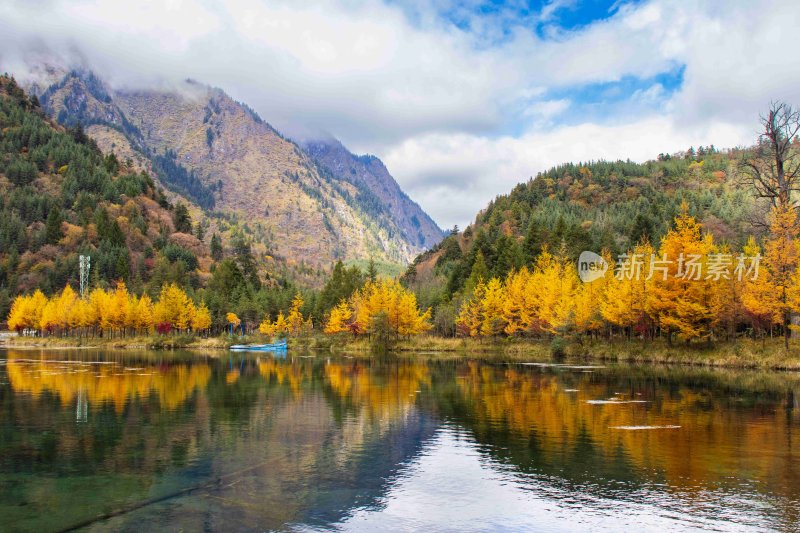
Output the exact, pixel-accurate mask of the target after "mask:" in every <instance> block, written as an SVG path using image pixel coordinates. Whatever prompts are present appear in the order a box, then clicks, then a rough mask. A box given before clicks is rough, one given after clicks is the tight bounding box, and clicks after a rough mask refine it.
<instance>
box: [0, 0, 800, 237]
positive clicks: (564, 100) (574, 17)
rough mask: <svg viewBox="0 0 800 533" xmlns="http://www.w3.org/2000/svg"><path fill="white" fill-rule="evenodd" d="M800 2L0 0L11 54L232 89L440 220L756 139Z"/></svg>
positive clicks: (785, 64)
mask: <svg viewBox="0 0 800 533" xmlns="http://www.w3.org/2000/svg"><path fill="white" fill-rule="evenodd" d="M798 16H800V5H798V4H797V3H796V2H791V1H774V2H725V3H721V2H714V1H705V2H704V1H698V2H692V3H687V2H682V1H678V0H652V1H647V2H636V3H618V2H614V3H612V2H608V3H607V4H606V5H603V3H602V2H588V0H583V1H568V2H563V1H553V2H544V3H542V4H541V5H535V6H533V7H531V6H530V5H528V4H526V5H525V6H520V5H519V4H516V3H511V4H508V5H502V4H499V3H496V2H493V3H491V4H488V3H482V2H467V3H463V2H462V3H455V2H454V3H452V4H450V3H447V2H445V3H444V4H441V3H440V4H438V5H437V6H436V8H433V7H430V6H429V5H428V4H427V3H422V2H414V1H413V0H412V1H408V2H395V1H392V2H383V1H379V0H364V1H357V2H354V1H348V0H342V1H336V0H327V1H324V2H319V3H315V4H314V5H307V4H301V3H297V2H288V1H286V2H283V1H276V2H253V1H244V0H225V1H222V2H216V3H210V2H186V1H181V0H170V1H167V2H164V1H149V0H142V1H139V2H135V3H129V4H128V3H126V4H124V5H123V4H121V3H119V2H113V1H103V0H100V1H89V0H75V1H66V0H39V1H35V2H23V1H19V2H13V1H5V2H0V63H2V68H3V69H4V70H8V71H11V72H12V73H15V74H17V75H18V76H21V77H24V76H25V72H26V71H27V68H28V66H29V65H30V64H32V63H36V62H37V61H41V59H42V58H43V57H45V58H47V60H48V61H51V62H56V63H61V64H63V65H65V66H72V65H75V64H81V65H84V66H87V67H89V68H92V69H93V70H96V71H98V72H99V73H100V74H101V75H102V76H103V77H104V78H105V79H107V80H109V82H110V83H111V84H113V85H116V86H124V87H129V88H130V87H143V86H152V85H154V84H175V85H177V84H178V83H179V82H180V81H182V80H184V79H186V78H193V79H197V80H200V81H202V82H204V83H208V84H211V85H215V86H219V87H222V88H223V89H225V90H226V91H227V92H229V93H230V94H231V95H232V96H233V97H234V98H236V99H238V100H241V101H244V102H246V103H248V104H249V105H250V106H251V107H253V108H254V109H256V111H258V112H259V114H261V115H262V116H263V117H264V118H265V119H266V120H268V121H269V122H271V123H272V124H273V125H275V126H276V127H277V128H278V129H279V130H282V131H284V132H287V133H289V134H293V133H295V132H297V133H300V132H303V133H304V134H305V135H307V134H308V132H310V131H327V132H331V133H332V134H333V135H335V136H336V137H338V138H339V139H341V140H342V141H343V142H344V143H345V144H346V145H347V146H349V147H351V148H354V149H355V150H357V151H361V152H370V153H374V154H377V155H378V156H379V157H381V158H382V159H383V160H384V161H385V162H386V164H387V166H388V168H389V170H390V172H392V174H393V175H394V176H395V177H396V178H397V180H398V182H399V183H400V184H401V186H403V188H404V189H405V190H406V191H407V192H408V193H409V194H410V195H411V197H412V198H414V199H415V200H417V201H419V203H420V204H421V205H422V206H423V207H424V208H425V209H426V210H427V211H428V212H429V213H431V214H432V215H433V217H434V218H435V219H436V220H437V221H438V222H439V223H440V224H441V225H443V226H450V225H453V224H455V223H458V224H460V225H464V224H465V223H466V222H468V221H469V220H471V219H472V217H473V216H474V214H475V213H476V212H477V211H478V210H479V209H481V208H482V207H484V206H485V204H486V203H487V202H488V201H489V200H490V199H491V198H492V197H494V196H495V195H496V194H499V193H504V192H507V191H508V190H509V189H510V188H511V187H512V186H513V185H514V184H515V183H517V182H519V181H522V180H525V179H527V178H528V177H530V176H532V175H535V174H536V172H538V171H540V170H544V169H545V168H547V167H549V166H551V165H554V164H558V163H562V162H567V161H576V160H592V159H599V158H609V159H617V158H622V159H626V158H631V159H634V160H644V159H648V158H652V157H654V156H655V155H656V154H658V153H659V152H671V151H676V150H680V149H686V148H688V146H690V145H697V144H701V143H702V144H711V143H713V144H715V145H717V146H733V145H737V144H743V143H749V142H751V141H752V140H753V139H754V137H755V129H756V127H757V119H758V113H759V111H761V110H763V109H764V108H765V107H766V106H767V105H768V103H769V101H770V100H772V99H785V100H788V101H790V102H795V103H797V102H799V101H800V59H796V58H795V57H794V56H795V55H794V54H788V53H785V52H781V51H782V50H784V51H785V50H786V49H788V47H789V46H790V45H792V44H793V42H792V35H793V33H794V27H793V24H792V21H793V20H796V19H797V18H798Z"/></svg>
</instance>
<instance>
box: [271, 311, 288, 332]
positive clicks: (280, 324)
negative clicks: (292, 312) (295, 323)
mask: <svg viewBox="0 0 800 533" xmlns="http://www.w3.org/2000/svg"><path fill="white" fill-rule="evenodd" d="M273 327H274V328H275V334H279V333H288V332H289V323H288V322H286V317H285V316H283V311H279V312H278V318H276V319H275V323H274V324H273Z"/></svg>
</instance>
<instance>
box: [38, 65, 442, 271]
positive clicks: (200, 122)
mask: <svg viewBox="0 0 800 533" xmlns="http://www.w3.org/2000/svg"><path fill="white" fill-rule="evenodd" d="M38 70H39V72H41V73H44V74H46V75H44V76H41V77H40V78H41V79H38V80H33V81H30V82H29V83H28V87H29V88H30V90H31V91H32V92H33V93H35V94H37V95H38V96H39V98H40V101H41V103H42V105H43V107H44V109H45V110H46V111H47V112H48V114H50V115H51V116H52V117H53V118H55V119H56V120H57V121H58V122H59V123H61V124H63V125H66V126H73V125H76V124H80V125H81V126H82V127H83V128H85V130H86V132H87V133H88V135H89V136H90V137H92V138H93V139H95V141H96V142H97V144H98V146H99V147H100V148H101V149H103V150H104V151H107V152H114V153H115V154H117V155H118V156H119V157H120V158H121V159H123V160H126V161H127V160H130V161H131V163H132V164H134V165H136V166H137V168H141V169H143V170H146V171H148V172H151V173H152V174H153V175H154V178H155V179H156V180H157V182H158V183H159V184H160V185H162V186H163V187H164V188H165V189H167V190H168V191H170V192H171V193H172V194H173V195H176V197H179V199H183V200H185V201H186V202H187V203H189V204H190V205H191V206H192V207H193V209H194V212H195V214H196V215H201V216H206V217H211V218H215V217H216V218H219V217H222V218H230V217H233V220H234V221H236V222H240V223H241V224H242V225H243V226H244V227H245V229H246V232H247V233H248V234H249V235H250V237H251V238H252V239H253V241H254V242H255V243H257V244H259V245H263V251H264V253H265V254H266V255H268V256H270V257H276V258H280V259H283V260H288V261H291V262H295V263H305V264H309V265H326V264H329V263H330V262H331V261H333V260H336V259H342V260H346V261H353V260H366V259H369V258H374V259H375V260H377V261H380V262H385V263H394V264H403V263H406V262H408V261H410V260H411V259H412V258H413V257H414V256H415V255H416V254H418V253H419V252H421V251H423V250H424V249H426V248H428V247H430V246H433V245H435V244H436V243H437V242H438V241H439V240H440V239H441V237H442V232H441V230H440V229H439V228H438V226H437V225H436V223H435V222H434V221H433V220H432V219H431V218H430V217H429V216H428V215H427V214H426V213H425V212H424V211H423V210H422V209H421V208H420V207H419V206H418V205H417V204H416V203H414V202H413V201H412V200H411V199H410V198H409V197H408V196H407V195H406V194H405V193H404V192H403V191H402V190H401V189H400V187H399V186H398V184H397V182H396V181H395V180H394V178H393V177H392V176H391V175H390V174H389V171H388V170H387V169H386V167H385V166H384V165H383V163H382V162H381V161H380V160H379V159H377V158H375V157H373V156H360V157H359V156H356V155H354V154H352V153H350V152H349V151H348V150H347V149H346V148H345V147H344V146H343V145H342V144H341V143H340V142H339V141H337V140H335V139H332V138H331V139H327V140H325V141H303V143H302V144H297V143H295V142H294V141H292V140H291V139H288V138H287V137H285V136H284V135H282V134H281V133H280V132H278V131H277V130H276V129H274V128H273V127H272V126H271V125H270V124H269V123H268V122H266V121H265V120H264V119H262V118H261V117H260V116H259V115H258V114H257V113H256V112H255V111H253V110H252V109H251V108H250V107H248V106H247V105H246V104H245V103H241V102H237V101H235V100H234V99H232V98H231V97H230V96H228V95H227V94H226V93H225V92H224V91H223V90H222V89H218V88H212V87H209V86H206V85H204V84H202V83H200V82H198V81H193V80H187V81H186V82H184V83H183V84H181V85H180V86H178V87H166V88H165V87H153V88H150V89H142V88H137V89H125V88H112V87H111V86H110V84H108V83H106V82H105V81H104V80H103V79H102V78H101V77H100V76H99V75H97V74H96V73H94V72H92V71H91V70H88V69H73V70H66V71H64V70H62V71H59V69H55V68H46V67H42V68H39V69H38Z"/></svg>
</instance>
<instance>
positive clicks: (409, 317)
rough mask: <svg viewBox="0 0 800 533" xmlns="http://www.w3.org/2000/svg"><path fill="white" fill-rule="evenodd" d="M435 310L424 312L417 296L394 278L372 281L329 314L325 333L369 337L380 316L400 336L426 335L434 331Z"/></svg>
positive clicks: (391, 330)
mask: <svg viewBox="0 0 800 533" xmlns="http://www.w3.org/2000/svg"><path fill="white" fill-rule="evenodd" d="M430 315H431V311H430V309H428V310H427V311H425V312H421V311H420V309H419V306H418V305H417V297H416V296H415V295H414V293H413V292H411V291H409V290H408V289H406V288H405V287H403V286H402V285H401V284H400V283H399V282H397V281H395V280H390V279H379V280H376V281H368V282H367V283H366V284H365V285H364V286H363V287H362V288H361V289H359V290H357V291H356V292H355V293H354V294H353V295H352V296H351V297H350V298H349V299H348V300H342V301H341V302H339V304H338V305H337V306H336V307H334V308H333V309H332V310H331V312H330V314H329V315H328V321H327V323H326V325H325V333H341V332H350V333H353V334H354V335H359V334H368V333H369V332H370V331H371V330H372V328H373V323H374V321H375V320H376V318H378V317H385V319H386V321H387V322H388V328H389V330H390V332H391V333H392V334H393V335H394V336H396V337H405V336H410V335H416V334H418V333H423V332H425V331H428V330H429V329H430V328H431V324H430V322H429V320H430Z"/></svg>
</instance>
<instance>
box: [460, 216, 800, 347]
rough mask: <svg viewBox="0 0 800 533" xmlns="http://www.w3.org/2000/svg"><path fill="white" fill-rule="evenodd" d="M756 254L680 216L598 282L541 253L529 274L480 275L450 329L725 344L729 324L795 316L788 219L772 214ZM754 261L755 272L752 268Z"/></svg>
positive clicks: (798, 277)
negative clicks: (656, 241) (718, 240)
mask: <svg viewBox="0 0 800 533" xmlns="http://www.w3.org/2000/svg"><path fill="white" fill-rule="evenodd" d="M771 220H772V227H771V235H772V236H771V237H770V239H768V240H767V242H766V245H765V248H766V253H765V256H764V257H763V259H762V257H761V250H760V248H759V247H758V246H757V245H756V244H755V240H754V239H750V240H749V241H748V243H747V245H746V246H745V247H744V248H743V250H742V251H741V252H739V253H731V251H730V250H729V248H728V247H727V246H726V245H718V244H715V243H714V240H713V238H712V236H711V235H710V234H704V233H703V232H702V228H701V225H700V224H699V223H698V222H697V221H696V220H695V219H694V218H693V217H691V216H689V215H688V214H687V213H686V210H685V209H684V213H683V214H682V215H680V216H678V217H677V218H676V219H675V224H674V227H673V228H672V229H671V230H670V231H669V232H668V233H667V235H665V237H664V238H663V239H662V240H661V243H660V246H659V248H658V249H654V248H653V247H652V246H651V245H650V244H648V243H646V242H643V243H641V244H639V245H638V246H637V247H636V248H634V249H633V250H631V251H630V252H629V253H628V254H624V255H622V256H620V258H619V259H618V261H617V263H616V268H614V267H613V265H614V263H613V262H612V261H611V257H610V255H609V254H607V253H606V254H604V257H605V259H606V261H607V262H608V263H609V264H610V265H612V266H611V270H613V272H612V271H611V270H609V272H608V273H607V274H606V276H604V277H601V278H599V279H596V280H594V281H592V282H589V283H583V282H581V281H580V278H579V276H578V271H577V267H576V265H575V263H574V262H573V261H572V260H570V259H569V258H567V257H566V254H564V253H558V254H553V253H551V252H550V251H549V250H548V249H547V248H546V247H545V249H544V250H543V251H542V252H541V253H540V254H539V256H538V258H537V260H536V263H535V264H534V266H533V268H532V269H530V270H529V269H528V268H525V267H523V268H520V269H517V270H512V271H511V272H510V273H509V274H508V276H507V277H506V278H505V279H502V280H501V279H498V278H491V279H488V280H483V279H481V280H480V281H479V282H478V284H477V285H476V286H475V288H474V290H473V291H472V293H471V294H470V295H469V297H468V298H467V299H466V300H465V301H464V303H463V304H462V306H461V308H460V311H459V314H458V317H457V319H456V325H457V331H458V332H459V333H460V334H461V335H465V336H471V337H495V336H500V335H502V336H514V337H521V336H528V337H533V336H550V335H556V334H559V335H565V334H589V335H604V336H607V335H609V334H612V333H614V332H617V333H623V334H625V335H627V336H633V335H636V336H643V337H654V336H658V335H661V336H665V337H667V339H668V340H671V339H672V338H673V337H677V338H679V339H683V340H686V341H690V340H693V339H700V340H710V339H713V338H729V337H731V336H732V335H734V334H735V332H736V331H737V328H740V327H743V326H744V327H750V328H754V330H756V331H763V330H764V329H768V328H771V327H773V326H776V325H782V326H787V327H788V320H789V315H790V314H791V313H795V312H798V311H800V273H798V269H797V250H796V248H795V246H796V245H795V238H796V236H797V229H796V220H795V214H794V211H793V210H790V211H789V212H786V211H780V210H777V209H776V210H775V211H773V213H772V215H771ZM759 265H760V268H759Z"/></svg>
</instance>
